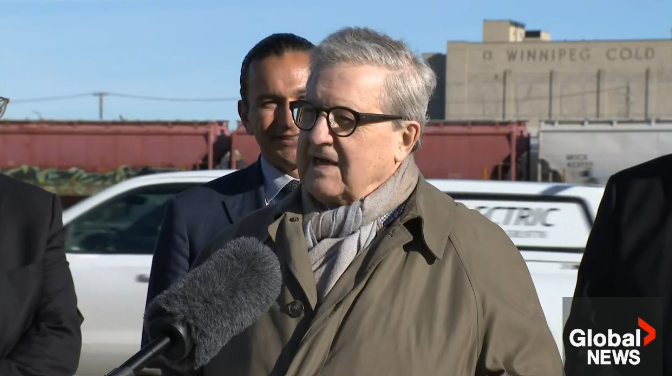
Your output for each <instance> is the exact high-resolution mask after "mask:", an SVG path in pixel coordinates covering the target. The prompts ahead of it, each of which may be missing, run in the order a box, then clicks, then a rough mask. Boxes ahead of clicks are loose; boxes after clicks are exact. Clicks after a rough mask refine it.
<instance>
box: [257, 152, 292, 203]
mask: <svg viewBox="0 0 672 376" xmlns="http://www.w3.org/2000/svg"><path fill="white" fill-rule="evenodd" d="M259 159H260V164H261V173H262V175H263V176H264V198H265V199H266V205H268V204H269V203H270V202H271V201H273V199H274V198H275V196H277V195H278V193H280V190H281V189H282V188H283V187H284V186H285V185H287V183H289V182H290V181H292V180H294V178H293V177H291V176H289V175H287V174H285V173H283V172H282V171H280V170H278V169H277V168H276V167H275V166H273V165H272V164H271V163H270V162H268V161H267V160H266V158H264V157H263V156H261V157H260V158H259Z"/></svg>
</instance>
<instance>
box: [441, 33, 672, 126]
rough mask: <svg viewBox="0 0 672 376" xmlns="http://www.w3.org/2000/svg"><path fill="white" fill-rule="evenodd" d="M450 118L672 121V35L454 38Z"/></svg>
mask: <svg viewBox="0 0 672 376" xmlns="http://www.w3.org/2000/svg"><path fill="white" fill-rule="evenodd" d="M445 117H446V119H448V120H465V119H470V120H479V119H483V120H512V119H515V120H529V121H530V123H531V124H534V123H538V121H539V120H542V119H554V120H576V119H646V118H672V40H646V41H576V42H549V41H522V42H490V43H470V42H448V46H447V57H446V84H445Z"/></svg>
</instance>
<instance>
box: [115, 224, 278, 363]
mask: <svg viewBox="0 0 672 376" xmlns="http://www.w3.org/2000/svg"><path fill="white" fill-rule="evenodd" d="M281 288H282V272H281V269H280V262H279V260H278V258H277V256H276V255H275V253H274V252H273V251H272V250H271V249H270V248H269V247H268V246H267V245H265V244H263V243H262V242H261V241H259V240H258V239H256V238H250V237H242V238H237V239H234V240H232V241H230V242H228V243H227V244H225V246H224V248H223V249H220V250H218V251H216V252H214V253H213V254H212V255H211V256H210V257H209V258H208V259H207V260H206V261H205V262H203V264H201V265H199V266H198V267H196V268H194V269H193V270H191V271H190V272H189V273H188V274H187V275H185V276H184V277H183V278H182V279H181V280H179V281H178V282H176V283H175V284H173V285H172V286H171V287H169V288H168V289H166V290H165V291H164V292H162V293H161V294H159V295H158V296H157V297H156V298H154V299H153V300H152V301H151V303H150V304H149V305H148V306H147V310H146V311H145V323H146V325H147V331H148V336H149V339H150V340H151V342H150V343H149V344H147V345H146V346H145V347H143V348H142V349H141V350H140V351H139V352H138V353H136V354H135V355H134V356H133V357H131V358H130V359H128V360H127V361H126V362H125V363H124V364H122V365H121V366H119V367H118V368H116V369H114V370H113V371H112V372H110V373H109V374H107V376H132V375H135V372H138V371H140V370H142V369H143V368H144V367H145V366H146V365H147V363H149V362H150V361H151V360H153V359H156V358H159V357H162V358H163V359H164V360H165V361H166V363H167V364H168V365H169V366H170V367H171V368H174V369H175V370H178V371H179V370H182V371H189V370H193V369H198V368H200V367H202V366H204V365H206V364H207V363H208V362H209V361H210V360H211V359H212V358H213V357H214V356H215V355H217V353H219V351H220V350H221V349H222V347H224V345H226V343H227V342H228V341H229V340H230V339H231V338H232V337H233V336H235V335H238V334H240V333H241V332H243V331H244V330H245V329H246V328H247V327H249V326H250V325H252V324H253V323H254V322H255V321H256V320H257V318H258V317H259V316H261V315H262V314H264V313H265V312H267V311H268V310H269V309H270V308H271V306H272V305H273V303H274V302H275V300H276V299H277V298H278V297H279V296H280V292H281Z"/></svg>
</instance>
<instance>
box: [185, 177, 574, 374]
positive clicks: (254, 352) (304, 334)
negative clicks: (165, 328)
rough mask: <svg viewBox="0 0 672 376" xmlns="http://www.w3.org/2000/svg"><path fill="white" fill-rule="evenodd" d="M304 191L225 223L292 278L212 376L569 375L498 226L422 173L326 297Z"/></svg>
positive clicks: (226, 235) (227, 236)
mask: <svg viewBox="0 0 672 376" xmlns="http://www.w3.org/2000/svg"><path fill="white" fill-rule="evenodd" d="M302 223H303V221H302V215H301V199H300V192H299V191H298V190H297V191H295V192H294V193H293V194H291V195H290V196H288V197H287V198H286V199H285V200H283V201H282V202H280V203H278V204H276V205H274V206H268V207H266V208H263V209H261V210H258V211H256V212H254V213H252V214H251V215H250V216H249V217H247V218H245V219H243V220H241V221H240V222H238V223H237V224H234V225H233V226H231V227H229V228H228V229H226V230H224V231H223V232H222V233H220V234H219V235H218V236H217V237H216V239H215V240H214V241H213V242H212V243H211V244H210V245H209V246H208V247H207V248H206V249H205V250H204V251H203V252H202V254H201V255H200V256H199V258H198V259H197V260H196V262H195V264H194V266H193V267H195V266H197V265H199V264H200V263H202V262H203V261H204V260H205V259H207V258H208V257H209V255H211V254H212V253H213V252H214V251H215V250H217V249H221V248H222V247H223V246H224V244H225V243H226V242H227V241H229V240H231V239H233V238H236V237H240V236H254V237H257V238H258V239H260V240H262V241H265V242H267V244H269V246H271V247H272V249H273V250H274V251H275V252H276V254H277V255H278V257H279V258H280V261H281V264H282V265H283V269H284V270H285V277H284V279H285V281H284V286H283V289H282V293H281V295H280V297H279V298H278V299H277V301H276V303H275V304H274V306H273V307H272V308H271V310H270V311H269V312H268V313H266V314H264V315H262V316H261V317H260V318H259V319H258V320H257V321H256V323H255V324H253V325H252V326H251V327H249V328H248V329H247V330H246V331H244V332H243V333H242V334H240V335H238V336H236V337H234V338H233V339H232V340H231V341H230V342H229V343H228V344H227V345H226V346H225V347H224V348H223V349H222V351H221V352H220V353H219V354H218V355H217V356H216V357H215V358H214V359H213V360H212V361H211V362H210V363H209V364H208V365H207V366H205V367H203V368H202V370H201V372H200V374H202V375H203V376H224V375H226V376H262V375H288V376H317V375H320V376H472V375H521V376H523V375H524V376H560V375H563V369H562V361H561V358H560V353H559V351H558V348H557V346H556V344H555V342H554V340H553V337H552V335H551V332H550V330H549V328H548V326H547V323H546V320H545V317H544V314H543V312H542V309H541V305H540V303H539V299H538V297H537V294H536V291H535V288H534V285H533V283H532V279H531V277H530V273H529V271H528V269H527V266H526V264H525V261H524V260H523V258H522V256H521V255H520V253H519V251H518V249H517V248H516V247H515V246H514V244H513V243H512V242H511V240H510V239H509V238H508V236H507V235H506V234H505V233H504V231H503V230H502V229H500V228H499V227H498V226H497V225H495V224H493V223H492V222H491V221H490V220H488V219H487V218H485V217H484V216H483V215H481V214H480V213H478V212H476V211H474V210H470V209H468V208H467V207H465V206H464V205H462V204H459V203H456V202H455V201H453V199H452V198H450V197H449V196H448V195H446V194H445V193H443V192H441V191H439V190H438V189H436V188H435V187H433V186H432V185H430V184H429V183H427V182H426V181H425V180H424V179H423V178H420V180H419V183H418V187H417V189H416V191H415V192H414V193H413V195H412V196H411V199H410V201H409V204H408V205H407V208H406V210H405V212H404V213H403V214H402V215H401V216H400V217H399V218H398V219H397V220H395V221H394V222H393V223H392V224H391V225H390V226H389V227H388V228H387V229H386V230H384V231H383V232H382V233H381V234H380V235H379V236H378V237H377V239H376V240H375V241H374V243H373V244H372V246H371V247H369V248H368V249H367V250H365V251H364V252H362V253H361V254H360V255H359V256H357V258H356V259H355V261H354V262H353V263H352V264H351V265H350V267H349V268H348V269H347V270H346V272H345V273H344V274H343V276H342V277H341V279H340V280H339V281H338V283H337V284H336V286H335V287H334V288H333V290H331V292H330V293H329V295H328V296H327V298H326V300H325V302H324V304H323V305H321V306H320V307H316V301H317V294H316V287H315V279H314V277H313V273H312V271H311V266H310V261H309V255H308V250H307V248H306V242H305V239H304V235H303V231H302Z"/></svg>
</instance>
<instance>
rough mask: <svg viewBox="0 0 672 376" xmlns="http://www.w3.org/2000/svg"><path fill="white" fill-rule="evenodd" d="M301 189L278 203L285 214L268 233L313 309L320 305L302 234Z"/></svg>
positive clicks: (281, 258)
mask: <svg viewBox="0 0 672 376" xmlns="http://www.w3.org/2000/svg"><path fill="white" fill-rule="evenodd" d="M300 192H301V190H300V189H297V190H296V191H294V192H292V193H290V194H289V196H287V198H286V199H285V200H283V201H281V203H280V204H277V205H279V206H278V212H279V213H283V214H282V215H281V216H280V217H278V219H276V220H275V222H273V223H272V224H271V225H270V226H269V227H268V233H269V235H270V237H271V239H272V240H273V241H274V242H275V245H276V247H275V250H276V252H277V255H278V258H279V259H280V260H281V261H282V262H283V263H284V264H285V265H286V266H287V270H288V271H289V272H290V273H291V274H292V276H293V277H294V279H296V281H297V282H298V283H299V286H301V290H302V292H303V295H304V296H305V297H306V299H307V300H308V303H309V304H310V308H311V309H312V310H313V311H314V310H315V307H316V306H317V284H316V282H315V276H314V274H313V268H312V266H311V263H310V256H309V255H308V246H307V245H306V239H305V237H304V235H303V215H302V214H301V193H300Z"/></svg>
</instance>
